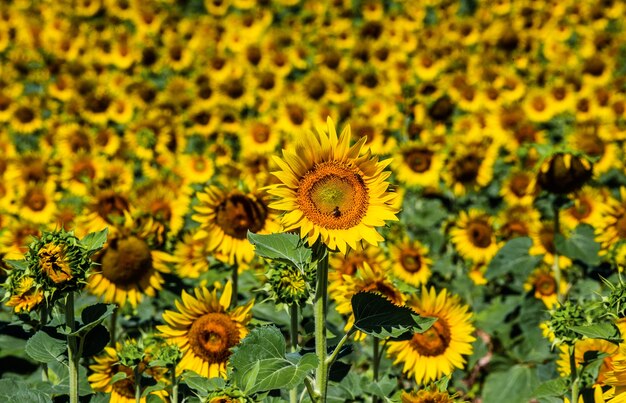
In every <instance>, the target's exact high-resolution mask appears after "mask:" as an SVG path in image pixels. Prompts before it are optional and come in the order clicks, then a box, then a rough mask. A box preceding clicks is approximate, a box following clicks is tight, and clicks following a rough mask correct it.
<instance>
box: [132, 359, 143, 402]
mask: <svg viewBox="0 0 626 403" xmlns="http://www.w3.org/2000/svg"><path fill="white" fill-rule="evenodd" d="M133 371H134V372H135V403H141V373H140V372H139V364H137V365H135V368H134V369H133Z"/></svg>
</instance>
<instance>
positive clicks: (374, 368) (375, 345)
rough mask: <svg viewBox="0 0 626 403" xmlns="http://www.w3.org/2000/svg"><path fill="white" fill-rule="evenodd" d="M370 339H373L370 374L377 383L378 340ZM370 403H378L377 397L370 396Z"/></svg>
mask: <svg viewBox="0 0 626 403" xmlns="http://www.w3.org/2000/svg"><path fill="white" fill-rule="evenodd" d="M372 339H374V341H373V344H372V348H373V350H372V361H373V363H372V364H373V365H372V372H373V379H374V382H377V381H378V364H379V363H380V362H379V360H378V356H379V350H380V344H379V343H380V340H379V339H378V338H377V337H372ZM372 403H378V397H377V396H375V395H374V396H372Z"/></svg>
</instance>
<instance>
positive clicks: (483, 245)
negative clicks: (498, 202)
mask: <svg viewBox="0 0 626 403" xmlns="http://www.w3.org/2000/svg"><path fill="white" fill-rule="evenodd" d="M450 237H451V238H452V243H453V244H454V246H455V247H456V249H457V250H458V251H459V254H460V255H461V256H462V257H463V258H465V259H470V260H472V261H474V262H489V261H490V260H491V258H492V257H494V256H495V254H496V253H497V252H498V248H499V247H498V243H497V242H496V233H495V230H494V227H493V218H492V217H490V216H489V215H488V214H487V213H484V212H482V211H479V210H475V209H472V210H470V211H469V212H468V213H466V212H465V211H461V213H460V215H459V219H458V221H457V223H456V225H455V226H454V228H452V229H451V230H450Z"/></svg>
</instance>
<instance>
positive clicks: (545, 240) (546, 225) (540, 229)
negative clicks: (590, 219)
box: [528, 221, 572, 269]
mask: <svg viewBox="0 0 626 403" xmlns="http://www.w3.org/2000/svg"><path fill="white" fill-rule="evenodd" d="M561 230H562V231H566V230H567V228H561ZM563 235H567V234H563ZM530 237H531V239H532V240H533V245H532V246H531V247H530V249H529V250H528V253H530V254H531V255H543V261H544V262H546V263H547V264H548V265H552V264H554V258H555V256H557V253H556V244H555V243H554V222H552V221H542V222H541V224H539V225H538V226H537V227H535V228H534V230H533V232H532V233H531V234H530ZM558 259H559V267H561V268H562V269H564V268H567V267H570V266H571V265H572V260H571V259H570V258H568V257H567V256H563V255H558Z"/></svg>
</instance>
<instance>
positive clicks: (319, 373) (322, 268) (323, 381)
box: [313, 253, 328, 402]
mask: <svg viewBox="0 0 626 403" xmlns="http://www.w3.org/2000/svg"><path fill="white" fill-rule="evenodd" d="M327 305H328V253H324V257H323V258H322V259H321V260H320V261H319V262H318V264H317V282H316V286H315V300H314V307H313V315H314V316H315V353H316V354H317V357H318V359H319V364H318V366H317V370H316V371H315V389H316V392H317V394H319V399H320V401H321V402H326V387H327V385H328V365H327V363H326V311H327Z"/></svg>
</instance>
